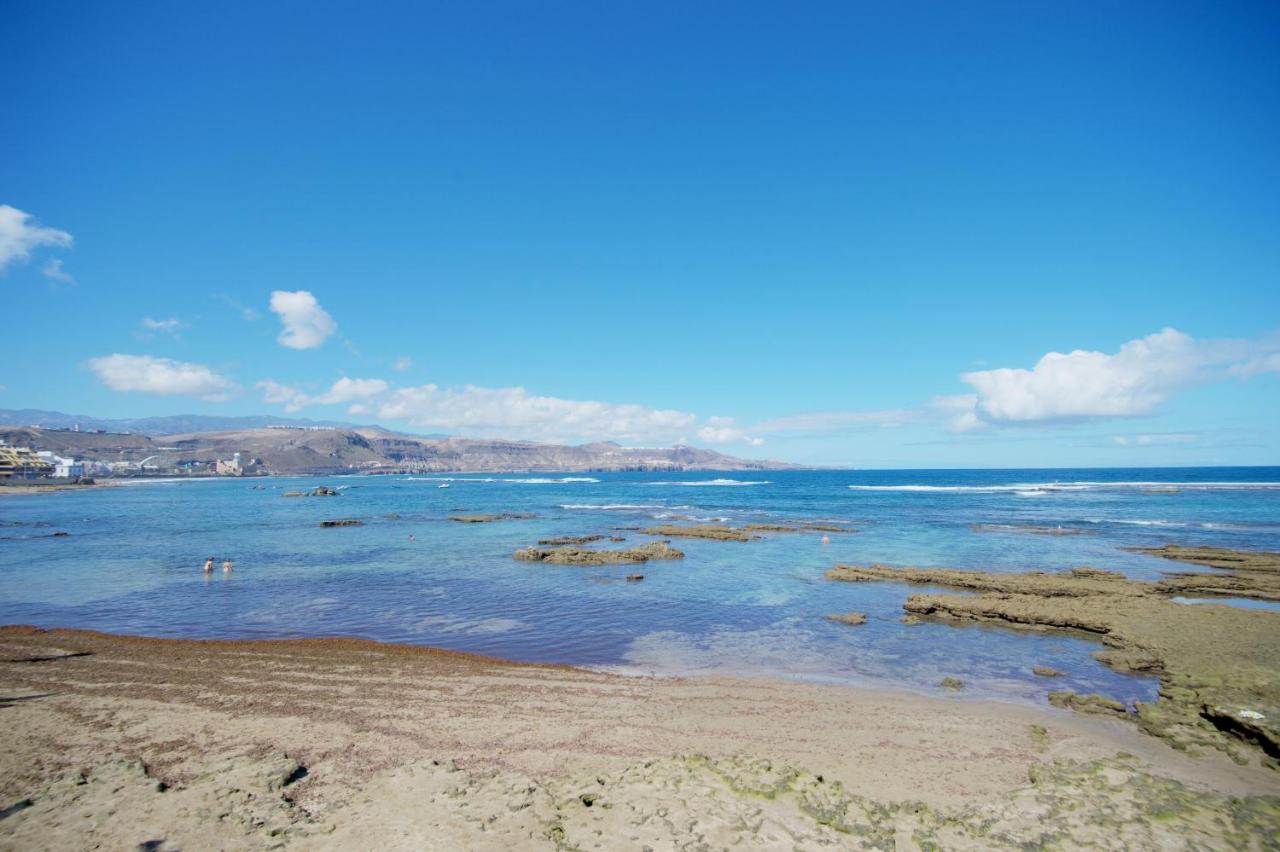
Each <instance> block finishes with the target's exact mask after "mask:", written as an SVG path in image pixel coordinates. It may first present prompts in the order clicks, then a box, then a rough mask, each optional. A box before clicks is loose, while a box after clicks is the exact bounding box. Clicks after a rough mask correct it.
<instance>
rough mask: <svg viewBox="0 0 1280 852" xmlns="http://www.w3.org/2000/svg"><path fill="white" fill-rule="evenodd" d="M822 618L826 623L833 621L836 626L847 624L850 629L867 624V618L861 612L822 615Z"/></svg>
mask: <svg viewBox="0 0 1280 852" xmlns="http://www.w3.org/2000/svg"><path fill="white" fill-rule="evenodd" d="M823 618H825V619H826V620H827V621H834V622H835V623H836V624H848V625H850V626H852V627H857V626H858V625H860V624H866V623H867V616H866V615H865V614H863V613H861V612H846V613H836V614H833V615H824V616H823Z"/></svg>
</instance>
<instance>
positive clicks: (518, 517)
mask: <svg viewBox="0 0 1280 852" xmlns="http://www.w3.org/2000/svg"><path fill="white" fill-rule="evenodd" d="M536 517H537V515H535V514H533V513H532V512H500V513H498V514H492V515H450V516H449V520H451V521H457V522H458V523H460V524H491V523H493V522H494V521H527V520H529V519H530V518H536Z"/></svg>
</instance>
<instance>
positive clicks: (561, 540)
mask: <svg viewBox="0 0 1280 852" xmlns="http://www.w3.org/2000/svg"><path fill="white" fill-rule="evenodd" d="M606 539H607V540H608V541H615V542H617V541H626V539H625V538H623V537H622V536H620V535H562V536H558V537H556V538H540V539H538V544H542V545H546V546H547V547H564V546H565V545H568V544H590V543H591V542H593V541H605V540H606Z"/></svg>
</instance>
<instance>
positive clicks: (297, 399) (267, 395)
mask: <svg viewBox="0 0 1280 852" xmlns="http://www.w3.org/2000/svg"><path fill="white" fill-rule="evenodd" d="M254 387H255V388H257V389H258V390H260V391H262V401H263V402H269V403H272V404H276V405H278V404H281V403H283V404H284V407H285V408H284V410H285V411H298V410H300V409H301V408H302V407H303V406H304V405H306V399H307V396H306V394H304V393H303V392H302V391H300V390H298V389H297V388H295V387H293V386H292V385H282V384H280V383H279V382H274V381H272V380H271V379H263V380H262V381H260V382H258V383H257V384H256V385H254Z"/></svg>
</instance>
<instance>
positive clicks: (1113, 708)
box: [1049, 689, 1129, 717]
mask: <svg viewBox="0 0 1280 852" xmlns="http://www.w3.org/2000/svg"><path fill="white" fill-rule="evenodd" d="M1049 703H1050V704H1052V705H1053V706H1054V707H1063V708H1066V709H1068V710H1074V711H1076V712H1077V713H1088V714H1091V715H1094V716H1120V717H1125V716H1128V715H1129V708H1128V707H1126V706H1125V705H1124V702H1121V701H1116V700H1115V699H1114V698H1107V697H1106V696H1105V695H1098V694H1097V693H1093V694H1090V695H1081V694H1080V693H1078V692H1071V691H1069V690H1065V689H1063V690H1058V691H1056V692H1050V693H1049Z"/></svg>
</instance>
